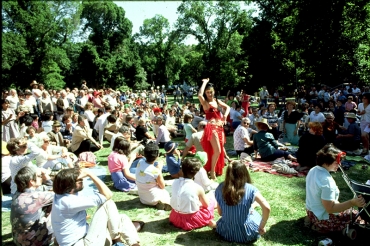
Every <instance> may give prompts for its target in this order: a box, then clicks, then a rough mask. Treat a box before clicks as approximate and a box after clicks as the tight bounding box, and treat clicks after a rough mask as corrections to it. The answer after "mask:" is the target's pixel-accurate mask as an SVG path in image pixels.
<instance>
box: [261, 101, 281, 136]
mask: <svg viewBox="0 0 370 246" xmlns="http://www.w3.org/2000/svg"><path fill="white" fill-rule="evenodd" d="M275 109H276V104H275V103H270V104H269V105H268V106H267V112H266V113H264V114H262V113H261V116H262V117H263V118H265V119H267V122H268V124H269V126H270V127H269V128H268V132H269V133H271V134H272V135H273V136H274V139H275V140H277V139H278V137H279V116H278V114H277V113H276V112H275Z"/></svg>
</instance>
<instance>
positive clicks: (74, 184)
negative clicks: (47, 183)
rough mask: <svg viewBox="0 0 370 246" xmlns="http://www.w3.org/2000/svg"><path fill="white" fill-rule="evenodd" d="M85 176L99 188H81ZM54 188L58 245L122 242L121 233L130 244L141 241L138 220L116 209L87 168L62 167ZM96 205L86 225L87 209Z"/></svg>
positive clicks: (53, 218) (109, 194) (135, 245)
mask: <svg viewBox="0 0 370 246" xmlns="http://www.w3.org/2000/svg"><path fill="white" fill-rule="evenodd" d="M86 124H88V123H87V122H86ZM86 177H89V178H90V179H91V180H92V181H93V182H94V184H95V185H96V187H97V188H98V191H99V192H94V193H92V194H89V195H86V194H84V193H82V192H80V191H82V190H83V188H84V185H83V179H84V178H86ZM53 190H54V192H55V197H54V201H53V207H52V210H51V222H52V226H53V230H54V235H55V238H56V240H57V242H58V244H59V245H105V242H106V239H108V240H109V241H112V243H113V245H114V244H116V243H117V244H116V245H122V243H121V237H122V238H123V239H124V240H125V241H126V243H127V244H129V245H132V246H138V245H140V239H139V236H138V233H137V231H138V230H140V227H139V225H138V223H137V222H132V221H131V220H130V219H129V218H128V216H127V215H125V214H120V213H118V209H117V206H116V204H115V203H114V201H113V200H112V199H111V198H112V196H113V194H112V191H111V190H110V189H109V188H108V187H107V186H106V184H104V182H103V181H102V180H100V179H99V178H98V177H97V176H96V175H95V174H94V173H93V172H91V171H90V170H89V169H87V168H84V169H76V168H70V169H63V170H61V171H60V172H59V173H58V174H57V175H56V176H55V179H54V184H53ZM95 206H98V209H97V210H96V212H95V214H94V216H93V219H92V221H91V223H90V225H89V224H88V223H87V221H86V209H88V208H93V207H95ZM135 227H136V228H135Z"/></svg>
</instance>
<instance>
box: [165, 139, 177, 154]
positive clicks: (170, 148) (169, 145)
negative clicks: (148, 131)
mask: <svg viewBox="0 0 370 246" xmlns="http://www.w3.org/2000/svg"><path fill="white" fill-rule="evenodd" d="M177 146H179V144H178V143H174V142H172V141H169V142H167V143H166V144H165V145H164V150H165V151H166V153H171V152H172V151H174V150H175V149H176V148H177Z"/></svg>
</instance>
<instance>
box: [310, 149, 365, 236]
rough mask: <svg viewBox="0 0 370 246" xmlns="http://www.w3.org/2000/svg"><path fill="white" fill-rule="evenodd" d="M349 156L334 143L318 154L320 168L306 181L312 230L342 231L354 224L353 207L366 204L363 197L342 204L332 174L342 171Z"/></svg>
mask: <svg viewBox="0 0 370 246" xmlns="http://www.w3.org/2000/svg"><path fill="white" fill-rule="evenodd" d="M345 155H346V154H345V153H344V152H341V151H340V150H339V149H337V148H336V147H334V146H333V145H332V144H327V145H326V146H324V148H322V149H321V150H320V151H319V152H317V159H316V160H317V162H316V164H317V165H316V166H315V167H313V168H312V169H311V170H310V171H309V172H308V175H307V178H306V210H307V215H308V217H309V219H310V222H311V223H312V229H314V230H316V231H318V232H321V233H327V232H333V231H342V230H343V229H344V228H346V226H347V224H349V223H350V222H351V215H350V213H351V212H353V211H351V210H350V208H352V207H353V206H356V207H364V206H365V204H366V202H365V200H364V198H363V197H361V196H358V197H356V198H353V199H350V200H348V201H345V202H339V189H338V186H337V185H336V183H335V180H334V179H333V177H332V176H331V175H330V172H336V171H337V170H338V166H339V165H340V163H341V161H342V159H343V158H344V157H345ZM353 216H354V215H353Z"/></svg>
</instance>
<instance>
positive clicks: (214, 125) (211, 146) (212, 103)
mask: <svg viewBox="0 0 370 246" xmlns="http://www.w3.org/2000/svg"><path fill="white" fill-rule="evenodd" d="M202 82H203V83H202V86H201V88H200V90H199V93H198V98H199V101H200V103H201V105H202V108H203V110H204V112H205V113H206V120H208V124H207V125H206V127H205V128H204V134H203V138H202V146H203V149H204V151H205V152H206V153H207V154H208V161H207V164H206V165H205V166H204V169H206V171H208V172H210V176H211V179H216V175H222V171H223V168H224V166H225V160H224V156H225V154H224V151H223V149H224V144H225V142H226V138H225V133H224V130H223V126H224V124H226V120H227V116H228V115H229V112H230V107H229V106H228V105H227V104H225V103H224V102H221V101H219V100H218V99H217V98H216V97H215V89H214V87H213V84H210V83H208V82H209V79H203V80H202ZM219 107H221V108H223V110H224V112H225V113H224V114H223V116H221V112H220V111H219V109H218V108H219Z"/></svg>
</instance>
